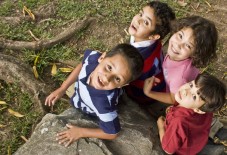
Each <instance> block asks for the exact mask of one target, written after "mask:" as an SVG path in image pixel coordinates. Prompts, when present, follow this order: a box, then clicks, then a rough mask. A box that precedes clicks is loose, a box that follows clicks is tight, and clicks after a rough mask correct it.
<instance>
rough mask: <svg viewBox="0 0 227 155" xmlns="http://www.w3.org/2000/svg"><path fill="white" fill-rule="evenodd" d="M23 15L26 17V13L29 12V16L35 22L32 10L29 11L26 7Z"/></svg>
mask: <svg viewBox="0 0 227 155" xmlns="http://www.w3.org/2000/svg"><path fill="white" fill-rule="evenodd" d="M22 12H23V15H24V16H25V13H26V12H27V13H28V15H29V16H30V17H31V18H32V19H33V20H35V15H34V14H33V13H32V11H31V10H30V9H28V8H27V7H26V6H24V7H23V10H22Z"/></svg>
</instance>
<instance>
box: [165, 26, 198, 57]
mask: <svg viewBox="0 0 227 155" xmlns="http://www.w3.org/2000/svg"><path fill="white" fill-rule="evenodd" d="M194 51H195V40H194V36H193V30H192V29H191V28H189V27H186V28H183V29H181V30H180V31H178V32H176V33H174V34H173V35H172V37H171V38H170V40H169V46H168V50H167V54H168V55H169V56H170V59H171V60H174V61H181V60H184V59H187V58H189V57H191V56H192V55H193V52H194Z"/></svg>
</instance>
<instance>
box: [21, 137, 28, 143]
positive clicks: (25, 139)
mask: <svg viewBox="0 0 227 155" xmlns="http://www.w3.org/2000/svg"><path fill="white" fill-rule="evenodd" d="M20 137H21V138H22V139H23V140H24V141H25V142H27V141H28V139H27V138H26V137H24V136H20Z"/></svg>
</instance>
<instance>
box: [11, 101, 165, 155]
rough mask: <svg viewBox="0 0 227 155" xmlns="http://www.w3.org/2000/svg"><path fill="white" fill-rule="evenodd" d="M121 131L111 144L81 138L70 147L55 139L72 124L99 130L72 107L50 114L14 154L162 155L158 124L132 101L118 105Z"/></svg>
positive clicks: (94, 139)
mask: <svg viewBox="0 0 227 155" xmlns="http://www.w3.org/2000/svg"><path fill="white" fill-rule="evenodd" d="M119 117H120V120H121V126H122V130H121V132H120V133H119V136H118V137H117V138H116V139H115V140H112V141H109V140H100V139H97V138H81V139H79V140H78V141H76V142H74V143H73V144H72V145H70V146H69V147H67V148H66V147H64V146H62V145H60V144H58V143H57V141H56V140H55V138H56V134H57V132H59V131H62V130H64V129H66V127H65V124H66V123H71V124H75V125H77V126H83V127H98V124H97V122H98V121H97V120H96V119H94V118H91V117H89V116H88V115H85V114H83V113H81V112H80V111H79V110H77V109H74V108H70V109H68V110H66V111H64V112H63V113H62V114H60V115H54V114H47V115H45V116H44V117H43V119H42V121H41V122H40V123H39V124H38V125H37V126H36V129H35V130H34V132H33V134H32V136H31V137H30V139H29V140H28V141H27V142H26V143H25V144H24V145H23V146H21V147H20V148H19V149H18V150H17V151H16V152H15V154H14V155H31V154H34V155H77V154H78V155H112V154H113V155H163V154H164V152H163V151H162V149H161V147H160V142H159V137H158V131H157V126H156V121H155V120H153V119H152V118H151V117H149V115H148V114H147V113H146V112H145V111H143V110H142V109H141V108H139V107H138V105H137V104H135V103H133V102H132V101H130V100H128V99H127V100H126V101H125V100H124V102H121V103H120V104H119Z"/></svg>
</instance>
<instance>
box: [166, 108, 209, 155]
mask: <svg viewBox="0 0 227 155" xmlns="http://www.w3.org/2000/svg"><path fill="white" fill-rule="evenodd" d="M212 117H213V114H212V113H205V114H198V113H195V112H194V111H193V110H192V109H187V108H184V107H180V106H173V107H171V108H170V110H169V112H168V113H167V115H166V121H165V134H164V136H163V139H162V148H163V150H165V151H166V152H168V153H170V154H177V155H195V154H196V153H198V152H200V151H201V150H202V148H203V147H204V146H205V145H206V143H207V140H208V136H209V131H210V127H211V121H212Z"/></svg>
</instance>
